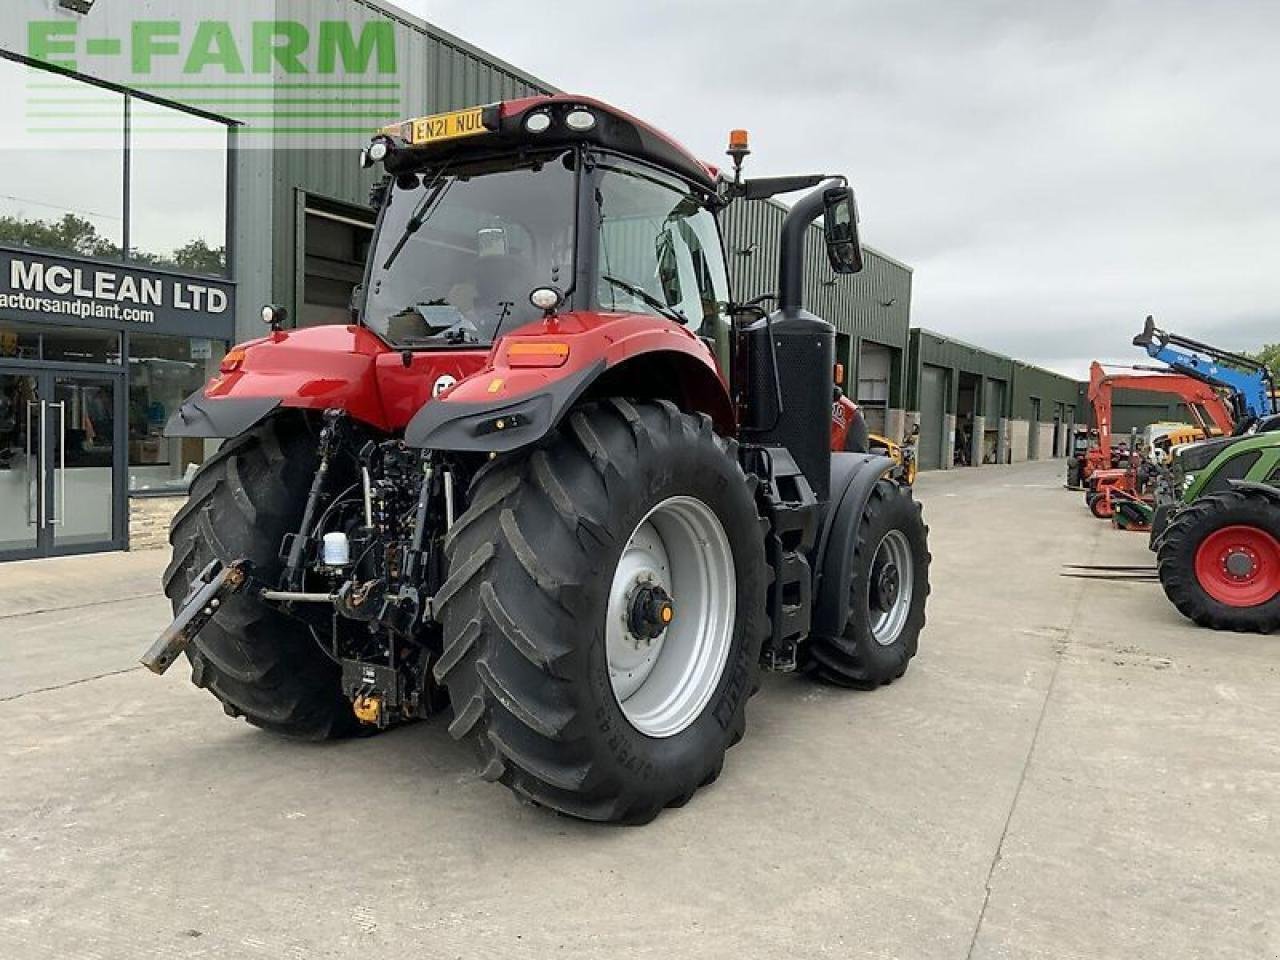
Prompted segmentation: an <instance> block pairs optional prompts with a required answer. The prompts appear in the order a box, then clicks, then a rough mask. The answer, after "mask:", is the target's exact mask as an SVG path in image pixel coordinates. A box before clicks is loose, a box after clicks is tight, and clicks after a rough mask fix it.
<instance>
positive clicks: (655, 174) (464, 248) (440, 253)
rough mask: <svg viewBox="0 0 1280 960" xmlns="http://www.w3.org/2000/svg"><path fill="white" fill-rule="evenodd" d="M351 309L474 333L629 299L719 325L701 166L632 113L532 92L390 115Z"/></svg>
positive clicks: (701, 324)
mask: <svg viewBox="0 0 1280 960" xmlns="http://www.w3.org/2000/svg"><path fill="white" fill-rule="evenodd" d="M362 160H363V163H364V164H365V165H366V166H372V165H374V164H381V165H382V166H383V167H384V169H385V170H386V174H387V176H386V178H385V179H384V181H383V183H382V184H381V185H380V186H379V187H378V188H377V189H376V190H375V192H374V201H375V203H376V205H377V206H378V207H379V218H378V228H377V236H376V238H375V241H374V246H373V251H372V254H371V256H370V259H369V263H368V268H367V273H366V278H365V283H364V295H363V304H361V306H360V311H359V316H360V321H361V323H362V324H363V325H364V326H366V327H367V328H369V329H370V330H372V331H373V332H374V333H376V334H377V335H378V336H379V337H381V338H382V339H384V340H385V341H386V342H387V343H389V344H390V345H391V346H393V347H396V348H400V349H407V350H418V349H431V350H441V349H443V350H449V349H458V348H474V347H476V346H477V345H487V344H490V343H492V342H493V341H495V340H496V339H497V338H499V337H500V336H503V335H506V334H509V333H512V332H513V331H517V330H520V329H522V328H525V327H528V326H529V325H531V324H533V325H537V324H538V323H539V321H541V320H542V319H543V317H544V316H546V315H548V314H551V313H565V312H568V313H578V314H582V313H595V314H637V315H644V316H647V317H650V318H653V319H656V320H659V321H662V322H664V323H669V324H671V325H673V326H675V327H678V328H681V329H682V330H684V331H685V332H687V333H689V334H690V335H692V336H701V337H706V338H708V339H709V340H711V341H712V342H717V343H720V344H723V343H725V341H726V336H727V334H726V331H727V326H728V323H729V317H728V313H727V308H728V303H729V285H728V277H727V272H726V270H725V262H724V255H723V252H722V248H721V243H720V234H719V230H718V227H717V224H716V217H715V211H716V210H717V208H718V206H719V205H720V196H719V193H718V184H717V180H716V177H715V174H714V173H713V171H712V170H711V169H710V168H708V167H706V166H704V165H702V164H701V163H699V162H698V161H697V160H695V159H694V158H693V157H692V155H691V154H689V153H688V152H687V151H686V150H684V148H683V147H680V146H679V145H678V144H676V143H675V142H674V141H672V140H670V139H669V138H667V137H666V136H664V135H663V134H660V133H658V132H657V131H656V130H653V129H652V128H650V127H648V126H647V125H646V124H644V123H642V122H641V121H639V120H636V119H635V118H633V117H629V116H627V115H626V114H624V113H622V112H620V111H617V110H615V109H613V108H611V107H608V106H606V105H604V104H601V103H598V102H596V101H592V100H585V99H583V98H571V97H564V96H557V97H536V98H529V99H525V100H516V101H508V102H504V103H499V104H494V105H490V106H485V107H475V108H470V109H467V110H459V111H455V112H452V113H446V114H440V115H437V116H433V117H424V118H420V119H416V120H408V121H404V122H403V123H398V124H393V125H391V126H388V127H386V128H384V129H383V130H382V131H381V132H380V133H379V134H378V135H377V136H376V137H374V139H373V141H372V142H371V144H370V146H369V147H368V148H367V149H366V150H365V151H364V152H363V154H362Z"/></svg>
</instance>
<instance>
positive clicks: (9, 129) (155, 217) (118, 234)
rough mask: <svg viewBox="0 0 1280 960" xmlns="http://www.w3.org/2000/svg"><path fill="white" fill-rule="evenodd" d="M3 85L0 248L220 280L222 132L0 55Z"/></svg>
mask: <svg viewBox="0 0 1280 960" xmlns="http://www.w3.org/2000/svg"><path fill="white" fill-rule="evenodd" d="M0 89H3V90H5V91H6V93H7V94H8V96H5V97H3V98H0V129H3V130H4V131H5V137H6V142H5V143H4V144H3V146H2V147H0V245H4V246H10V247H29V248H31V249H34V250H45V251H49V252H54V253H66V254H73V255H78V256H82V257H94V258H98V259H106V260H118V259H121V256H122V253H123V252H125V251H127V254H126V258H127V259H131V260H134V261H137V262H138V263H141V264H146V265H149V266H159V267H170V268H173V269H177V270H181V271H183V272H186V273H205V274H212V275H215V276H225V275H226V274H227V235H228V225H227V196H228V193H227V190H228V183H227V169H228V157H229V150H230V134H229V124H227V123H224V122H222V121H218V120H212V119H208V118H205V117H200V116H197V115H195V114H192V113H189V112H187V111H185V110H181V109H179V108H177V107H173V106H165V105H162V104H157V103H154V102H152V101H150V100H146V99H143V98H141V97H138V96H135V95H133V94H126V93H119V92H116V91H113V90H108V89H106V88H104V87H101V86H98V85H97V84H93V83H88V82H86V81H83V80H79V79H76V78H74V77H69V76H67V75H65V74H62V73H57V72H54V71H52V70H47V69H43V68H40V67H35V66H29V65H27V64H24V63H20V62H17V61H14V60H9V59H6V58H3V57H0ZM126 170H128V175H127V180H128V183H127V184H126V182H125V181H126Z"/></svg>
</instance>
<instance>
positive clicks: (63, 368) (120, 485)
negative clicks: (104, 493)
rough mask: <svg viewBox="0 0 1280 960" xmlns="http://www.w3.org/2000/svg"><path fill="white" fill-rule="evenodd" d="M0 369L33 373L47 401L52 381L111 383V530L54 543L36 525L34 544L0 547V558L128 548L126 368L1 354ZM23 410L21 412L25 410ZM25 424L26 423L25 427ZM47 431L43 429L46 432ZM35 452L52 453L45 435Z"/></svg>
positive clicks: (49, 492) (49, 486) (49, 476)
mask: <svg viewBox="0 0 1280 960" xmlns="http://www.w3.org/2000/svg"><path fill="white" fill-rule="evenodd" d="M0 374H8V375H13V376H27V377H34V378H35V380H36V389H37V393H38V395H39V396H40V398H41V400H42V401H44V402H46V403H48V402H50V401H51V400H52V397H53V386H54V380H55V379H56V378H58V377H62V378H63V379H73V380H75V379H80V380H90V381H97V382H102V381H107V382H110V383H111V385H112V391H113V393H112V422H113V426H112V448H111V510H112V517H111V534H110V536H109V537H108V538H107V539H104V540H99V541H94V542H92V543H77V544H71V545H69V546H59V545H58V542H57V536H56V534H55V531H54V529H53V528H52V527H49V526H47V525H39V526H38V527H37V530H36V545H35V547H34V548H22V549H17V550H0V563H2V562H7V561H10V560H35V559H40V558H43V557H68V556H75V555H77V554H84V553H103V552H105V551H109V550H125V549H127V548H128V529H129V466H128V457H129V451H128V414H129V397H128V385H127V380H126V376H125V370H124V369H123V367H121V366H116V365H114V364H98V363H60V362H54V361H45V360H11V359H0ZM24 415H25V411H24ZM29 429H30V425H28V430H29ZM47 432H48V431H46V433H47ZM40 440H41V443H40V445H39V450H40V456H41V457H44V456H47V455H49V454H51V453H52V444H49V443H48V436H44V437H41V438H40ZM52 466H53V465H52V464H47V465H46V467H45V476H46V486H45V489H44V496H45V498H46V501H48V500H49V498H51V497H52V496H53V495H54V494H55V490H54V481H53V469H52Z"/></svg>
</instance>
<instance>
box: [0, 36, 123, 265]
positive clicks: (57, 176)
mask: <svg viewBox="0 0 1280 960" xmlns="http://www.w3.org/2000/svg"><path fill="white" fill-rule="evenodd" d="M0 89H3V90H5V91H6V95H5V96H4V97H0V129H3V130H4V132H5V141H6V142H5V143H4V145H3V148H0V244H4V245H6V246H11V247H31V248H34V249H38V250H50V251H57V252H59V253H70V254H77V255H79V256H85V257H103V258H118V257H119V256H120V250H121V248H122V246H123V244H124V234H125V227H124V221H125V216H124V156H125V133H124V126H125V98H124V96H123V94H119V93H115V92H113V91H110V90H104V89H103V88H101V87H97V86H93V85H92V84H87V83H82V82H80V81H78V80H73V79H71V78H69V77H65V76H62V75H60V74H57V73H53V72H51V71H48V70H40V69H36V68H32V67H28V66H26V65H25V64H22V63H17V62H15V61H13V60H6V59H3V58H0ZM68 100H72V101H74V110H73V109H72V108H71V107H68V106H65V104H66V103H67V101H68ZM64 114H65V115H66V116H63V115H64ZM72 125H74V127H73V126H72ZM60 126H61V127H64V128H66V132H59V127H60ZM70 133H74V136H69V135H68V134H70Z"/></svg>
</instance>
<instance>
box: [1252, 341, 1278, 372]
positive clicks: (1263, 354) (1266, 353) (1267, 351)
mask: <svg viewBox="0 0 1280 960" xmlns="http://www.w3.org/2000/svg"><path fill="white" fill-rule="evenodd" d="M1249 356H1251V357H1253V359H1255V360H1260V361H1261V362H1262V363H1265V364H1266V365H1267V367H1268V368H1269V369H1270V370H1271V375H1272V376H1273V377H1275V378H1276V379H1277V380H1280V343H1268V344H1267V345H1266V346H1264V347H1263V348H1262V349H1261V350H1257V351H1255V352H1254V353H1251V354H1249Z"/></svg>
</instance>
